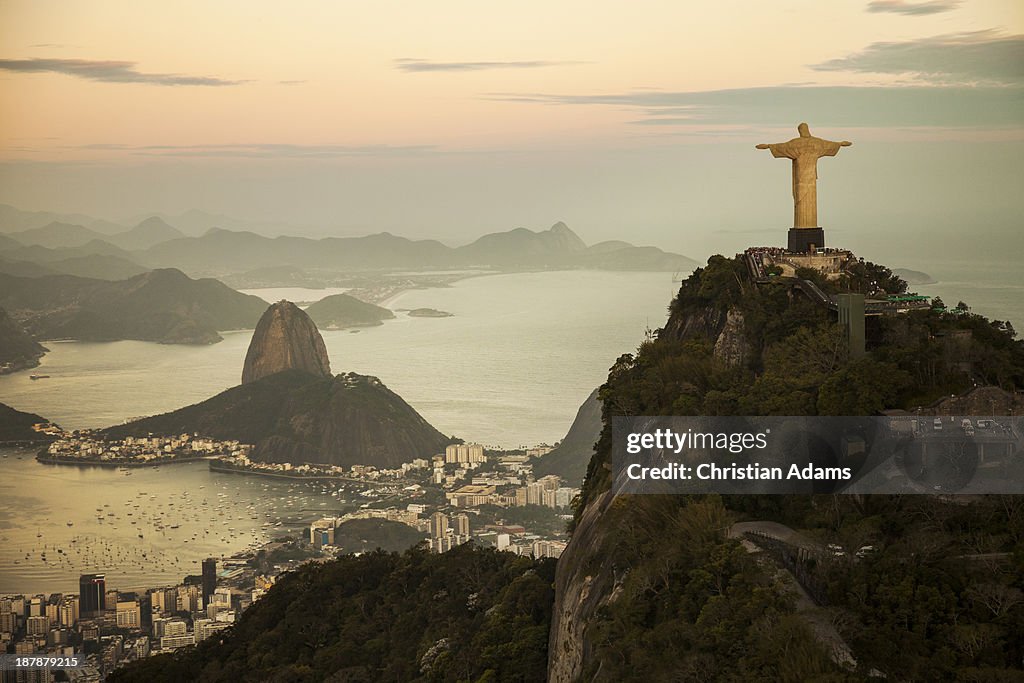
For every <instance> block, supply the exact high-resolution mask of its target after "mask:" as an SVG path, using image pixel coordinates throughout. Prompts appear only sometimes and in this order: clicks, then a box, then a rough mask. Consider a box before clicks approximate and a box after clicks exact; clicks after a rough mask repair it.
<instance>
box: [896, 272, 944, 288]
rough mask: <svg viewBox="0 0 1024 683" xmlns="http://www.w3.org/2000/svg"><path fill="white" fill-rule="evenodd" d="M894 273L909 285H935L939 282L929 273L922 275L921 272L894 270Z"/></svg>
mask: <svg viewBox="0 0 1024 683" xmlns="http://www.w3.org/2000/svg"><path fill="white" fill-rule="evenodd" d="M892 272H893V273H894V274H895V275H898V276H899V277H900V278H902V279H903V281H904V282H906V283H907V284H908V285H934V284H935V283H936V282H938V280H936V279H935V278H933V277H932V276H931V275H929V274H928V273H922V272H921V271H920V270H910V269H909V268H893V271H892Z"/></svg>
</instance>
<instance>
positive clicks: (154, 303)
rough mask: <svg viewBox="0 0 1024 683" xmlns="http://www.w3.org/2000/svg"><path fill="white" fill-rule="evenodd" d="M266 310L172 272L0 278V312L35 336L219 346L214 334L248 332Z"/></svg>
mask: <svg viewBox="0 0 1024 683" xmlns="http://www.w3.org/2000/svg"><path fill="white" fill-rule="evenodd" d="M266 306H267V304H266V302H265V301H263V300H262V299H260V298H259V297H255V296H250V295H247V294H241V293H239V292H236V291H234V290H233V289H231V288H230V287H228V286H227V285H225V284H223V283H220V282H217V281H216V280H209V279H204V280H193V279H191V278H189V277H188V276H186V275H185V274H184V273H182V272H181V271H179V270H174V269H161V270H154V271H151V272H146V273H143V274H141V275H137V276H135V277H132V278H129V279H126V280H120V281H117V282H109V281H105V280H97V279H92V278H82V277H75V276H71V275H44V276H42V277H16V276H12V275H3V274H0V307H3V308H5V309H7V311H8V312H10V314H11V316H12V317H14V318H15V319H16V320H17V321H18V322H19V323H21V324H22V325H23V326H24V327H25V329H26V330H27V331H28V332H29V333H30V334H31V335H32V336H33V337H35V338H36V339H80V340H89V341H109V340H118V339H138V340H142V341H156V342H162V343H167V344H210V343H214V342H217V341H220V339H221V337H220V335H219V334H217V331H218V330H231V329H251V328H252V327H253V325H255V324H256V321H257V320H259V317H260V315H261V314H262V313H263V311H264V309H265V308H266Z"/></svg>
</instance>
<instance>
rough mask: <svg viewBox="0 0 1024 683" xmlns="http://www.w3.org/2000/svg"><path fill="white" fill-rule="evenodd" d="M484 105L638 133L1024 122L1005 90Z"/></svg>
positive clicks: (515, 96)
mask: <svg viewBox="0 0 1024 683" xmlns="http://www.w3.org/2000/svg"><path fill="white" fill-rule="evenodd" d="M484 97H485V98H486V99H490V100H498V101H503V102H521V103H537V104H546V105H560V106H566V105H571V106H584V105H588V106H596V105H604V106H612V107H618V108H620V109H625V110H629V111H634V110H636V111H640V112H642V113H644V114H646V115H647V116H648V117H649V118H647V119H642V121H644V123H643V124H642V125H662V126H668V125H679V126H685V125H691V124H692V125H699V126H708V125H723V126H724V125H751V126H778V125H793V124H795V123H796V122H799V121H805V120H809V121H811V122H812V123H813V122H814V121H819V122H822V123H820V124H819V125H825V123H826V122H827V125H830V126H838V125H842V126H867V127H871V126H885V127H894V126H903V127H921V126H940V127H975V126H1014V127H1020V124H1021V121H1022V120H1024V89H1022V88H1007V87H980V86H979V87H966V86H962V87H956V86H947V87H935V86H904V87H842V86H814V87H791V86H786V87H781V86H780V87H774V88H740V89H734V90H705V91H694V92H678V91H651V90H637V91H630V92H625V93H611V94H596V95H565V94H547V93H491V94H487V95H484ZM659 121H660V122H661V123H659ZM633 123H639V122H638V121H634V122H633Z"/></svg>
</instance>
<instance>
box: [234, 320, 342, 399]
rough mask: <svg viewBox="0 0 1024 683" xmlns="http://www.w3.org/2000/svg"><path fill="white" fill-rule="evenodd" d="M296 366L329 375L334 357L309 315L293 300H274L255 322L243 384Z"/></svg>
mask: <svg viewBox="0 0 1024 683" xmlns="http://www.w3.org/2000/svg"><path fill="white" fill-rule="evenodd" d="M293 369H294V370H302V371H303V372H306V373H309V374H311V375H316V376H317V377H330V376H331V361H330V359H329V358H328V357H327V346H325V345H324V339H323V337H321V336H320V332H319V331H318V330H317V329H316V325H315V324H314V323H313V321H312V320H311V319H310V317H309V316H308V315H306V313H305V312H304V311H303V310H302V309H300V308H299V307H298V306H296V305H295V304H293V303H292V302H290V301H284V300H282V301H278V302H277V303H276V304H272V305H271V306H270V308H268V309H267V310H266V312H265V313H264V314H263V317H262V318H260V321H259V323H257V324H256V330H255V331H254V332H253V334H252V341H251V342H249V351H248V352H247V353H246V354H245V365H244V366H243V367H242V384H248V383H249V382H255V381H256V380H259V379H262V378H264V377H267V376H268V375H273V374H274V373H277V372H281V371H282V370H293Z"/></svg>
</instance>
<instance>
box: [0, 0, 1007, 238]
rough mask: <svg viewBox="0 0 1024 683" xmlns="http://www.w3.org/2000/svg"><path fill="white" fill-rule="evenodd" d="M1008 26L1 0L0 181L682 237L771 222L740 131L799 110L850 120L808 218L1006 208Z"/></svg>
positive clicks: (895, 5) (770, 184) (726, 8)
mask: <svg viewBox="0 0 1024 683" xmlns="http://www.w3.org/2000/svg"><path fill="white" fill-rule="evenodd" d="M1022 33H1024V4H1022V3H1021V2H1019V0H1005V1H997V0H965V1H963V2H958V1H957V0H914V1H911V0H905V1H904V0H874V1H867V0H855V1H853V0H835V1H832V0H830V1H829V2H821V1H820V0H817V1H811V2H802V1H796V0H789V1H780V2H764V1H763V0H750V1H740V0H721V1H719V2H706V3H695V2H694V3H687V2H678V1H671V2H593V1H588V2H583V1H578V0H572V1H563V2H543V3H542V2H532V1H528V2H516V3H481V2H479V1H473V2H469V1H466V2H431V3H420V2H416V3H409V2H376V3H365V2H359V3H356V2H301V3H266V2H219V3H210V2H176V3H166V2H149V1H144V0H138V1H135V2H95V1H92V2H71V1H60V2H46V1H40V0H32V1H28V2H10V1H7V0H4V1H3V2H0V202H3V203H9V204H13V205H15V206H17V207H18V208H21V209H31V210H52V211H67V212H71V211H74V212H82V213H87V214H90V215H95V216H98V217H103V218H108V219H113V220H121V221H127V220H130V219H137V218H139V217H140V216H142V215H145V214H148V213H153V212H163V213H165V214H168V215H173V214H176V213H181V212H183V211H187V210H189V209H201V210H203V211H209V212H214V213H224V214H229V215H231V216H237V217H240V218H244V219H247V220H252V221H260V222H272V223H280V224H281V225H282V227H281V229H282V230H285V229H287V230H288V231H290V232H301V233H304V234H313V235H315V234H365V233H368V232H378V231H382V230H388V231H391V232H394V233H396V234H403V235H407V236H410V237H437V238H441V239H446V240H448V241H451V242H453V243H457V242H460V241H467V240H468V239H471V238H472V237H474V236H477V235H479V234H481V233H483V232H487V231H493V230H499V229H509V228H512V227H517V226H523V227H530V228H534V229H537V228H544V227H547V226H548V225H550V224H551V223H553V222H555V221H558V220H564V221H565V222H566V223H568V224H569V225H570V227H572V228H574V229H575V230H576V231H577V232H579V233H580V235H581V236H582V237H583V238H584V239H585V240H587V241H588V242H594V241H598V240H601V239H611V238H624V239H630V240H632V241H635V242H640V243H650V244H657V245H658V246H661V247H664V248H667V249H672V250H674V251H681V252H683V253H688V254H691V255H694V256H697V257H699V256H700V255H701V254H702V252H703V251H705V250H709V249H716V250H727V249H729V248H732V247H733V246H734V244H737V245H738V244H739V243H740V242H743V243H750V242H751V241H754V242H756V241H758V240H757V238H756V237H755V236H756V234H757V232H758V231H762V230H770V231H776V230H777V229H778V228H780V227H781V228H785V227H788V225H789V222H790V221H791V198H790V196H789V169H788V168H787V167H786V165H785V164H784V163H783V162H782V161H780V160H774V159H772V158H771V156H770V154H768V153H767V152H758V151H757V150H755V149H754V145H755V144H756V143H759V142H777V141H781V140H786V139H789V138H791V137H793V136H794V135H796V124H797V123H799V122H800V121H807V122H808V123H810V126H811V130H812V132H813V133H815V134H816V135H819V136H821V137H827V138H830V139H837V140H841V139H847V140H852V141H853V143H854V145H853V147H850V148H846V149H844V150H842V151H841V152H840V154H839V156H838V157H836V158H835V159H826V160H824V161H822V162H821V163H820V164H819V174H820V181H819V192H820V199H819V207H820V209H819V216H820V217H821V221H822V224H823V226H825V227H826V228H834V229H835V230H837V231H838V233H839V234H847V235H848V236H849V237H848V239H849V240H852V241H854V242H857V241H858V240H861V241H862V242H863V243H864V244H866V245H871V246H872V247H875V245H876V244H880V243H881V242H880V240H884V239H885V236H886V235H887V234H891V233H892V232H893V231H900V232H904V233H906V232H908V231H909V234H910V235H911V237H910V238H908V239H911V241H912V240H913V239H916V236H919V235H921V234H924V233H922V231H925V230H927V231H929V232H928V234H934V233H938V234H945V233H950V234H952V233H954V232H960V231H962V229H963V227H964V225H965V222H969V223H970V224H971V229H972V230H974V231H975V233H976V234H978V233H979V231H980V234H983V235H989V234H991V235H993V236H996V237H998V236H1001V235H1013V234H1017V233H1019V232H1020V231H1019V223H1020V217H1021V215H1022V213H1024V200H1022V198H1021V197H1022V193H1021V192H1020V186H1021V180H1022V173H1021V167H1022V162H1021V159H1022V158H1024V157H1022V153H1024V35H1022ZM871 235H875V236H876V237H877V239H875V238H872V237H870V236H871ZM865 240H866V241H865ZM873 240H874V241H873ZM850 246H856V244H851V245H850ZM876 248H877V247H876Z"/></svg>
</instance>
